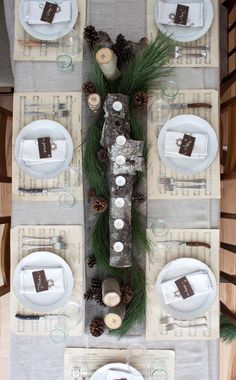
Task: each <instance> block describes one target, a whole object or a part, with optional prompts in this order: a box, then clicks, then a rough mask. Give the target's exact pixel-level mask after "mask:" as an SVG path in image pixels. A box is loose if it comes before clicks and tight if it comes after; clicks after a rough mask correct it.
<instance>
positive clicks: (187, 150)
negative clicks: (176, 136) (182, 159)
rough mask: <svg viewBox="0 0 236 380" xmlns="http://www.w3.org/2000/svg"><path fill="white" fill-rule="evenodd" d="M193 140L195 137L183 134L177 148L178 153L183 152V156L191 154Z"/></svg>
mask: <svg viewBox="0 0 236 380" xmlns="http://www.w3.org/2000/svg"><path fill="white" fill-rule="evenodd" d="M195 140H196V137H193V136H190V135H185V134H184V137H183V139H182V142H181V145H180V148H179V154H183V155H184V156H191V154H192V151H193V147H194V143H195Z"/></svg>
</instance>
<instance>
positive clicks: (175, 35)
mask: <svg viewBox="0 0 236 380" xmlns="http://www.w3.org/2000/svg"><path fill="white" fill-rule="evenodd" d="M200 1H201V0H183V1H181V2H180V1H179V0H165V2H167V3H174V4H176V5H177V4H181V5H184V4H189V3H197V2H200ZM158 2H159V0H157V1H156V7H155V21H156V24H157V27H158V28H159V29H160V31H161V32H162V33H164V34H167V35H168V36H170V37H171V38H172V39H173V40H175V41H179V42H191V41H195V40H198V39H199V38H201V37H202V36H204V34H206V33H207V32H208V30H209V29H210V27H211V24H212V20H213V16H214V11H213V6H212V2H211V0H202V2H203V26H202V27H196V28H193V27H188V26H186V27H183V26H178V25H176V26H175V25H164V24H159V23H158V22H157V14H158V13H157V12H158Z"/></svg>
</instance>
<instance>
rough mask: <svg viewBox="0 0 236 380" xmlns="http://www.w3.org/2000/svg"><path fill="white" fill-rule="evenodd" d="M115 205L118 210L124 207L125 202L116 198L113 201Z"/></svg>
mask: <svg viewBox="0 0 236 380" xmlns="http://www.w3.org/2000/svg"><path fill="white" fill-rule="evenodd" d="M115 205H116V207H119V208H121V207H124V205H125V200H124V199H123V198H117V199H116V200H115Z"/></svg>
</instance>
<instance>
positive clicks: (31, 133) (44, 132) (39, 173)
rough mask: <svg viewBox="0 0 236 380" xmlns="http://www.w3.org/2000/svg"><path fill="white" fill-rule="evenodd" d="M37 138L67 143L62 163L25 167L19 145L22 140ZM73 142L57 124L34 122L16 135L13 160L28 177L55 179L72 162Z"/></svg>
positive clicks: (43, 121)
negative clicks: (48, 138)
mask: <svg viewBox="0 0 236 380" xmlns="http://www.w3.org/2000/svg"><path fill="white" fill-rule="evenodd" d="M39 137H50V138H51V139H52V140H66V141H67V155H66V158H65V160H64V161H59V162H58V161H57V162H50V163H46V164H38V165H26V163H25V162H24V160H22V159H21V158H19V156H20V144H21V140H22V139H26V140H31V139H37V138H39ZM72 156H73V142H72V139H71V136H70V134H69V133H68V132H67V130H66V129H65V128H64V127H63V126H62V125H61V124H59V123H57V122H56V121H53V120H36V121H33V122H32V123H30V124H28V125H26V127H24V128H23V129H22V130H21V131H20V133H19V134H18V136H17V138H16V142H15V159H16V162H17V164H18V165H19V167H20V168H21V169H22V170H23V171H24V172H25V174H28V175H29V176H30V177H33V178H39V179H48V178H52V177H56V176H57V175H58V174H60V172H62V171H63V170H65V169H66V168H67V167H68V166H69V164H70V161H71V160H72Z"/></svg>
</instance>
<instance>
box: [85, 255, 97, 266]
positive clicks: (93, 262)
mask: <svg viewBox="0 0 236 380" xmlns="http://www.w3.org/2000/svg"><path fill="white" fill-rule="evenodd" d="M87 264H88V267H89V268H93V267H95V265H96V258H95V256H91V257H88V260H87Z"/></svg>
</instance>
